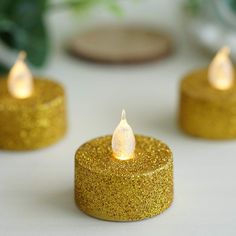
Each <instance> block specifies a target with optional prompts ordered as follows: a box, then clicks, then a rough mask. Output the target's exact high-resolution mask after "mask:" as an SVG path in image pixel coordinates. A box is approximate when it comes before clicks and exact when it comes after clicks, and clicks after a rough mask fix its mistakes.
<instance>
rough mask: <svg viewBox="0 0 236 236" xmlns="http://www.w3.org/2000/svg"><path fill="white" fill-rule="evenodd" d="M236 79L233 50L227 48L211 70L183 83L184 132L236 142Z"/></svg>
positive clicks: (181, 121) (181, 112)
mask: <svg viewBox="0 0 236 236" xmlns="http://www.w3.org/2000/svg"><path fill="white" fill-rule="evenodd" d="M234 77H235V70H234V68H233V65H232V63H231V61H230V59H229V48H227V47H223V48H222V49H221V50H220V51H219V52H218V53H217V55H216V56H215V58H214V59H213V61H212V63H211V64H210V66H209V68H208V69H205V68H204V69H199V70H196V71H194V72H192V73H190V74H188V75H187V76H186V77H185V78H184V79H183V80H182V81H181V86H180V108H179V124H180V127H181V128H182V130H183V131H184V132H186V133H187V134H190V135H193V136H197V137H202V138H207V139H232V138H236V83H235V79H234Z"/></svg>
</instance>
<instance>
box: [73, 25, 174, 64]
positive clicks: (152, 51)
mask: <svg viewBox="0 0 236 236" xmlns="http://www.w3.org/2000/svg"><path fill="white" fill-rule="evenodd" d="M170 49H171V42H170V38H169V37H168V36H167V35H165V34H162V33H160V32H158V31H156V30H153V29H150V28H137V27H131V26H123V27H122V26H106V27H100V28H96V29H93V30H91V31H87V32H84V33H81V34H79V35H78V36H77V37H75V38H74V39H73V40H72V42H71V44H70V52H71V53H72V54H73V55H75V56H78V57H80V58H84V59H89V60H92V61H96V62H104V63H139V62H147V61H151V60H156V59H160V58H161V57H164V56H166V55H168V54H169V52H170V51H171V50H170Z"/></svg>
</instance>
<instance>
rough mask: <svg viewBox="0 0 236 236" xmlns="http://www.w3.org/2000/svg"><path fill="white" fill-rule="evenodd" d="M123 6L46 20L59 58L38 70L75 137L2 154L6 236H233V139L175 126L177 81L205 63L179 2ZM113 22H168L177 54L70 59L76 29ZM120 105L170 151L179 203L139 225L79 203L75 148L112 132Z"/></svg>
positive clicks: (0, 227)
mask: <svg viewBox="0 0 236 236" xmlns="http://www.w3.org/2000/svg"><path fill="white" fill-rule="evenodd" d="M127 2H128V1H123V4H124V8H125V9H126V12H127V14H128V16H127V17H123V18H121V19H116V18H115V17H113V16H111V15H110V14H109V13H104V11H102V10H99V11H98V13H97V12H96V13H95V16H94V17H93V18H85V17H82V18H79V19H78V21H79V23H77V24H75V20H76V19H75V18H74V17H72V16H71V15H70V14H68V13H66V12H60V13H59V12H57V13H56V12H52V13H51V15H50V16H49V17H48V24H49V28H50V31H51V39H52V41H53V42H54V43H53V52H52V53H51V56H50V59H49V62H48V66H47V67H46V68H44V69H43V70H41V71H40V72H41V74H43V75H48V76H51V77H53V78H56V79H57V80H59V81H60V82H62V83H63V84H64V85H65V88H66V91H67V95H68V117H69V131H68V134H67V136H66V137H65V138H64V139H63V140H62V141H61V142H59V143H58V144H56V145H54V146H51V147H48V148H46V149H42V150H38V151H33V152H19V153H18V152H0V235H83V236H86V235H103V236H104V235H117V236H118V235H119V236H121V235H135V236H139V235H148V236H152V235H155V236H167V235H168V236H173V235H180V236H189V235H191V236H195V235H196V236H203V235H204V236H211V235H212V236H217V235H219V236H222V235H227V236H229V235H236V224H235V221H236V183H235V178H236V171H235V167H236V142H235V141H227V142H213V141H205V140H200V139H194V138H191V137H188V136H185V135H183V134H182V133H181V132H180V131H179V129H178V127H177V125H176V113H177V109H178V84H179V80H180V78H181V76H182V75H183V74H185V73H186V72H187V71H189V70H191V69H193V68H196V67H199V66H203V65H206V64H207V63H208V62H209V57H207V56H206V55H204V54H203V53H202V52H201V51H199V50H198V49H196V48H194V47H193V46H192V45H191V43H190V42H189V41H188V40H187V38H186V35H184V26H183V22H182V20H181V14H180V12H179V6H177V4H178V3H179V2H180V0H178V1H175V2H174V1H171V0H168V1H164V0H163V1H160V0H159V1H155V0H153V1H151V0H149V1H143V2H142V1H141V2H136V1H134V3H132V4H133V6H132V4H131V3H127ZM98 19H99V20H98ZM107 19H109V21H121V22H123V21H131V22H145V23H150V24H152V25H157V26H158V25H162V26H163V27H165V28H166V29H167V30H168V31H169V32H170V33H171V34H172V35H173V38H174V39H175V46H176V51H175V53H174V54H173V55H172V56H171V57H169V58H167V59H166V60H163V61H160V62H159V63H151V64H146V65H138V66H106V65H97V64H90V63H86V62H82V61H76V60H74V59H73V58H70V57H69V56H68V55H66V54H65V53H64V51H63V49H62V44H63V43H64V41H65V39H66V38H68V37H69V36H70V35H71V34H72V33H73V32H74V30H75V28H78V30H82V29H84V28H86V27H88V26H91V25H94V24H95V22H96V23H97V22H98V21H99V22H103V21H107ZM122 108H125V109H126V111H127V116H128V121H129V123H130V124H131V126H132V127H133V130H134V131H135V132H136V133H140V134H145V135H150V136H154V137H156V138H158V139H161V140H163V141H165V142H166V143H167V144H168V145H169V146H170V147H171V149H172V150H173V152H174V165H175V170H174V172H175V173H174V180H175V199H174V203H173V205H172V206H171V208H170V209H168V210H167V211H166V212H165V213H163V214H161V215H159V216H157V217H154V218H152V219H148V220H144V221H140V222H133V223H115V222H105V221H101V220H97V219H94V218H91V217H89V216H87V215H85V214H83V213H82V212H80V211H79V210H78V209H77V208H76V206H75V204H74V199H73V174H74V170H73V168H74V153H75V150H76V149H77V148H78V147H79V146H80V145H81V144H82V143H83V142H85V141H86V140H88V139H91V138H94V137H97V136H100V135H104V134H109V133H112V132H113V130H114V128H115V126H116V125H117V123H118V122H119V118H120V112H121V109H122Z"/></svg>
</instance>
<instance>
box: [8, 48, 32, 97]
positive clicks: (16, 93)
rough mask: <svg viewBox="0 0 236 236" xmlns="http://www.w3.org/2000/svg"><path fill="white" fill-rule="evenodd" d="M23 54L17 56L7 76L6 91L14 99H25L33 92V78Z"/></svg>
mask: <svg viewBox="0 0 236 236" xmlns="http://www.w3.org/2000/svg"><path fill="white" fill-rule="evenodd" d="M25 57H26V53H25V52H20V53H19V56H18V58H17V60H16V62H15V64H14V65H13V67H12V68H11V70H10V72H9V75H8V81H7V83H8V91H9V93H10V94H11V95H12V96H13V97H15V98H22V99H23V98H27V97H29V96H30V95H31V94H32V92H33V76H32V74H31V72H30V70H29V69H28V67H27V65H26V64H25V62H24V60H25Z"/></svg>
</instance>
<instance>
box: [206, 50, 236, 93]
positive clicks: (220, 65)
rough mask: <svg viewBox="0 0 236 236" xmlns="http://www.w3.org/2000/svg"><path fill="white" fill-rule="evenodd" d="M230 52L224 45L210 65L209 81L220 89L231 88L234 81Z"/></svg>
mask: <svg viewBox="0 0 236 236" xmlns="http://www.w3.org/2000/svg"><path fill="white" fill-rule="evenodd" d="M229 54H230V49H229V48H228V47H223V48H222V49H220V50H219V52H218V53H217V54H216V56H215V57H214V59H213V60H212V62H211V64H210V66H209V70H208V79H209V83H210V84H211V85H212V86H213V87H214V88H216V89H219V90H226V89H229V88H230V87H232V85H233V82H234V69H233V64H232V62H231V61H230V58H229Z"/></svg>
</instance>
